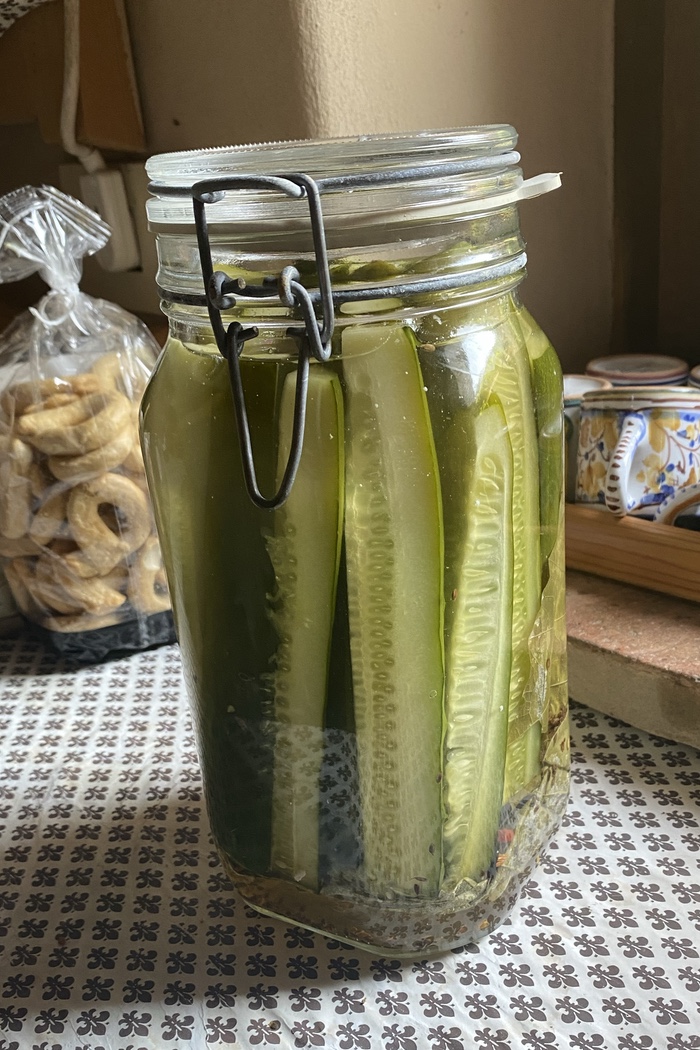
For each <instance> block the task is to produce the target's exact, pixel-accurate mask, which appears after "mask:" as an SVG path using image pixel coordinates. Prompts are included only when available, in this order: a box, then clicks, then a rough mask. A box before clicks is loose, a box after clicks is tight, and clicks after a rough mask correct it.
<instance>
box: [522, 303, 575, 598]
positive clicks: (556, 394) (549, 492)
mask: <svg viewBox="0 0 700 1050" xmlns="http://www.w3.org/2000/svg"><path fill="white" fill-rule="evenodd" d="M518 319H519V321H520V326H521V328H522V330H523V335H524V337H525V345H526V346H527V352H528V355H529V357H530V368H531V371H532V393H533V398H534V403H535V417H536V420H537V443H538V447H539V456H540V542H541V549H540V555H541V559H542V570H543V585H544V584H545V583H546V578H545V576H546V563H547V559H548V558H549V555H550V554H551V552H552V549H553V548H554V544H555V543H556V540H557V533H558V529H559V524H560V520H561V503H562V499H563V493H564V473H563V472H564V427H563V418H564V406H563V401H562V396H563V395H562V374H561V365H560V364H559V358H558V357H557V353H556V350H555V349H554V347H553V346H552V344H551V343H550V341H549V339H548V338H547V336H546V335H545V334H544V332H543V331H542V329H541V328H540V327H539V325H538V324H537V323H536V321H535V320H534V318H533V317H532V316H531V315H530V313H529V312H528V311H527V310H526V309H525V307H524V306H519V307H518Z"/></svg>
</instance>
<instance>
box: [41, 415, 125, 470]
mask: <svg viewBox="0 0 700 1050" xmlns="http://www.w3.org/2000/svg"><path fill="white" fill-rule="evenodd" d="M132 445H133V434H132V431H131V427H130V426H127V427H125V428H124V430H122V432H121V433H120V434H117V436H116V437H115V438H114V440H112V441H108V442H107V444H106V445H101V446H100V447H99V448H94V449H93V450H92V452H86V453H85V455H84V456H51V457H50V459H49V470H50V471H51V473H52V474H53V475H54V477H56V478H60V480H61V481H73V482H75V481H86V480H87V479H88V478H92V477H95V476H96V475H99V474H104V473H106V472H107V471H108V470H113V469H114V468H115V467H120V466H121V465H122V463H123V462H124V461H125V459H127V457H128V456H129V455H130V454H131V449H132Z"/></svg>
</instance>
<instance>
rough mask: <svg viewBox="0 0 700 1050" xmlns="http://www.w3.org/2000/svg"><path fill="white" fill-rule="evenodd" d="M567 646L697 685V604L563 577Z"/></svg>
mask: <svg viewBox="0 0 700 1050" xmlns="http://www.w3.org/2000/svg"><path fill="white" fill-rule="evenodd" d="M566 611H567V621H568V634H569V639H570V640H576V641H579V642H582V643H584V644H586V645H589V646H592V647H594V648H596V649H600V650H602V651H606V652H611V653H615V654H616V655H617V656H621V657H623V658H626V659H629V660H634V661H637V662H639V663H642V664H645V665H647V666H649V667H653V668H655V669H658V670H662V671H666V672H669V673H672V674H676V675H680V676H682V677H684V678H686V679H688V678H689V679H691V680H693V681H697V682H700V604H697V605H696V604H695V603H694V602H687V601H683V600H682V599H681V598H670V597H667V596H666V595H663V594H656V593H654V592H652V591H644V590H641V589H640V588H637V587H630V586H628V585H627V584H623V583H616V582H614V581H613V580H604V579H601V578H599V577H597V576H589V575H588V574H586V573H582V572H572V571H569V572H568V573H567V606H566Z"/></svg>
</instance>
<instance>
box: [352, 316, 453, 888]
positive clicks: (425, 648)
mask: <svg viewBox="0 0 700 1050" xmlns="http://www.w3.org/2000/svg"><path fill="white" fill-rule="evenodd" d="M342 363H343V377H344V381H345V386H346V392H347V402H346V454H347V469H346V486H347V492H346V519H345V538H346V552H347V574H348V610H349V619H350V649H351V657H352V669H353V690H354V703H355V725H356V733H357V749H358V765H359V773H360V800H361V807H362V817H363V846H364V866H363V888H364V890H365V892H367V893H370V894H372V895H374V896H376V897H379V898H384V899H385V898H391V897H394V896H396V895H405V896H411V897H416V896H419V897H432V896H435V895H436V894H437V892H438V886H439V880H440V874H441V819H442V810H441V786H440V781H441V766H442V763H441V743H442V703H443V688H444V671H443V634H442V626H443V593H442V563H443V549H442V519H441V501H440V484H439V478H438V469H437V463H436V456H435V448H434V444H433V437H432V431H431V426H430V418H429V415H428V406H427V403H426V398H425V392H424V389H423V378H422V374H421V370H420V365H419V363H418V357H417V354H416V349H415V339H414V337H413V333H412V332H410V331H409V330H405V329H403V328H402V327H400V326H399V325H396V324H387V325H377V324H373V325H370V324H368V325H355V326H353V327H350V328H348V329H346V330H345V331H344V332H343V335H342Z"/></svg>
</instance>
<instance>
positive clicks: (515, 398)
mask: <svg viewBox="0 0 700 1050" xmlns="http://www.w3.org/2000/svg"><path fill="white" fill-rule="evenodd" d="M515 143H516V136H515V132H514V131H513V129H512V128H510V127H507V126H494V127H485V128H470V129H463V130H459V131H454V132H438V133H427V134H421V135H414V136H385V137H370V138H362V139H343V140H332V141H326V142H303V143H283V144H271V145H262V146H251V147H240V148H231V149H220V150H216V149H214V150H205V151H196V152H192V153H180V154H168V155H164V156H160V157H156V158H154V159H153V160H151V161H150V162H149V165H148V171H149V174H150V177H151V179H152V180H153V184H152V192H153V198H152V199H151V200H150V201H149V219H150V223H151V227H152V229H153V230H154V231H155V232H156V236H157V241H158V255H159V278H158V279H159V284H160V287H161V294H162V298H163V309H164V311H165V313H166V314H167V315H168V318H169V323H170V337H169V339H168V342H167V345H166V347H165V350H164V352H163V354H162V356H161V358H160V362H159V364H158V367H157V369H156V371H155V374H154V376H153V378H152V380H151V383H150V385H149V387H148V390H147V392H146V395H145V397H144V401H143V408H142V441H143V447H144V452H145V456H146V462H147V469H148V475H149V482H150V486H151V489H152V495H153V499H154V506H155V513H156V518H157V523H158V529H159V533H160V538H161V543H162V547H163V552H164V557H165V562H166V566H167V572H168V582H169V586H170V593H171V595H172V601H173V608H174V613H175V617H176V624H177V630H178V636H179V641H180V646H181V649H182V656H183V662H184V667H185V673H186V678H187V682H188V687H189V692H190V696H191V699H192V703H193V709H194V714H195V720H196V726H197V731H198V741H199V750H200V757H201V764H202V770H203V776H204V785H205V792H206V798H207V803H208V809H209V815H210V819H211V825H212V830H213V834H214V837H215V839H216V843H217V846H218V849H219V851H220V853H221V856H222V858H223V862H224V864H225V867H226V870H227V872H228V873H229V874H230V876H231V878H232V879H233V881H234V883H235V885H236V887H237V888H238V890H239V892H240V893H241V895H242V896H243V898H244V899H245V900H246V902H247V903H248V904H250V905H251V906H252V907H254V908H256V909H257V910H259V911H261V912H263V913H264V914H269V915H273V916H279V917H282V918H284V919H285V920H286V921H291V922H295V923H298V924H299V925H302V926H306V927H308V928H310V929H315V930H319V931H322V932H323V933H324V934H328V935H330V936H332V937H336V938H339V939H341V940H343V941H347V942H351V943H353V944H356V945H359V946H362V947H365V948H368V949H369V950H373V951H377V952H381V953H382V954H385V955H386V954H394V955H403V956H411V955H417V956H425V955H426V954H430V953H434V952H438V951H442V950H445V949H449V948H453V947H456V946H457V945H461V944H464V943H466V942H467V941H470V940H474V939H476V938H478V937H481V936H483V935H484V934H486V933H488V932H489V931H490V930H492V929H493V928H494V927H495V926H496V925H497V924H498V923H499V922H500V921H501V920H502V919H503V918H504V917H505V916H506V915H507V913H508V911H509V910H510V909H511V908H512V906H513V904H514V903H515V901H516V899H517V894H518V891H519V888H520V886H521V884H522V883H523V881H524V880H525V879H526V878H527V877H528V875H529V873H530V870H531V868H532V866H533V865H534V863H535V861H536V858H537V857H538V855H539V853H540V851H541V849H542V847H543V846H544V845H545V843H546V842H547V840H548V838H549V836H550V835H551V834H552V832H553V830H554V829H555V828H556V826H557V824H558V822H559V819H560V817H561V814H562V811H563V809H564V805H565V802H566V797H567V790H568V723H567V692H566V633H565V627H564V548H563V534H562V506H563V503H562V462H563V443H562V433H563V432H562V390H561V370H560V367H559V363H558V360H557V357H556V354H555V352H554V350H553V349H552V347H551V345H550V343H549V341H548V339H547V338H546V336H545V335H544V334H543V332H542V331H541V329H540V328H539V327H538V326H537V324H536V322H535V321H534V320H533V318H532V317H531V316H530V314H529V313H528V312H527V310H526V309H525V308H524V307H523V305H522V303H521V301H520V298H519V292H518V289H519V286H520V283H521V281H522V279H523V276H524V266H525V256H524V252H523V243H522V240H521V236H520V230H519V224H518V212H517V202H518V200H519V199H521V198H522V197H526V196H531V195H534V193H535V192H537V191H544V190H546V189H547V188H552V182H551V180H550V182H547V179H546V178H545V179H544V182H539V181H538V180H532V181H531V182H529V183H528V182H524V181H523V178H522V174H521V172H520V169H519V168H518V159H519V158H518V154H517V153H515V152H514V147H515ZM298 172H304V173H305V174H306V175H307V176H311V178H312V179H313V180H315V182H314V183H310V182H309V180H308V179H307V180H306V182H305V181H304V180H303V179H297V180H296V182H295V176H294V174H293V173H298ZM242 175H255V176H271V175H274V176H290V177H291V182H292V183H293V185H296V186H299V185H302V186H303V187H304V188H303V189H302V191H301V194H302V195H301V196H300V195H296V196H291V191H290V190H289V186H287V188H286V190H284V192H282V191H281V190H280V187H279V186H278V185H277V184H265V185H263V183H260V182H245V181H243V182H242V181H241V178H240V177H241V176H242ZM237 177H238V178H237ZM221 178H224V179H228V182H226V183H221V182H217V183H211V180H216V179H221ZM203 180H204V181H207V180H209V184H208V185H205V186H201V185H200V186H197V187H195V190H194V191H193V190H192V187H193V185H194V184H198V183H202V181H203ZM315 185H318V187H319V188H320V191H321V192H320V201H321V203H322V206H323V216H322V218H323V226H325V237H326V241H327V246H328V263H329V265H328V271H327V272H328V273H329V275H330V282H331V288H332V295H333V300H332V307H331V308H330V309H331V312H332V314H333V321H334V325H335V329H334V332H333V334H332V337H330V327H331V325H330V324H329V320H330V319H329V317H328V316H326V312H327V311H328V310H329V303H330V300H329V299H328V298H326V299H325V312H324V300H323V296H322V294H321V293H320V292H319V291H318V287H319V284H320V285H321V286H322V285H323V273H324V271H325V263H324V256H323V252H322V250H321V248H320V243H319V228H318V225H319V224H318V223H317V224H316V229H315V234H314V231H313V230H312V226H311V223H310V219H309V214H310V213H309V207H310V206H311V205H310V199H311V198H312V197H313V196H314V194H313V192H312V191H313V189H314V186H315ZM212 190H214V191H217V190H218V191H219V192H214V193H213V195H211V191H212ZM193 192H194V196H195V197H197V198H198V200H199V212H198V214H199V217H200V228H199V231H198V234H199V245H198V240H197V235H196V231H195V226H194V223H193V214H194V212H193V202H192V193H193ZM286 194H289V195H286ZM203 214H204V216H205V218H206V220H207V224H206V229H205V228H204V225H203V224H202V222H201V218H202V215H203ZM200 251H202V252H203V254H202V255H201V256H200ZM209 251H210V252H211V262H212V267H213V270H214V271H215V272H216V273H215V276H214V278H213V279H212V280H211V281H210V282H209V301H208V304H207V302H206V301H205V299H204V298H203V293H204V285H203V270H204V277H205V278H207V277H208V276H209V272H208V271H209V270H210V269H211V267H210V266H209V262H208V252H209ZM289 266H292V267H294V268H295V269H294V271H288V270H287V271H285V267H289ZM282 271H285V274H286V276H285V278H283V279H282V281H281V282H278V281H277V280H276V278H277V276H278V275H280V273H282ZM216 274H219V275H220V276H218V277H217V276H216ZM265 278H275V280H267V281H265ZM290 281H291V282H292V284H291V285H290ZM300 285H301V286H302V288H307V289H308V290H309V292H310V294H311V298H312V300H313V303H314V310H315V313H316V315H317V316H318V317H319V327H322V328H323V332H322V333H321V337H320V338H321V343H323V344H324V347H325V352H326V354H327V353H330V356H329V358H328V360H322V357H323V356H324V355H323V354H321V353H319V352H317V357H318V358H319V359H314V358H313V356H312V355H311V351H310V349H309V348H310V346H311V345H312V344H311V342H310V341H309V340H310V336H309V335H307V334H306V333H307V332H310V333H311V335H313V332H312V328H313V318H311V319H309V317H308V316H307V318H306V330H305V327H304V320H303V311H300V309H299V305H300V304H301V302H302V298H303V296H302V295H301V293H298V294H297V295H296V298H292V297H291V296H290V287H291V288H292V290H293V289H294V288H297V291H298V287H299V286H300ZM256 289H257V291H256ZM227 296H229V298H227ZM219 309H221V310H222V311H223V312H222V313H221V314H219ZM322 314H323V316H321V315H322ZM232 324H233V325H234V327H233V328H229V326H230V325H232ZM241 326H243V328H241ZM213 329H214V330H213ZM226 330H229V333H234V334H230V336H229V340H228V341H227V342H225V341H224V338H223V334H224V332H225V331H226ZM241 331H244V333H245V338H246V341H245V342H244V343H243V342H242V341H241V340H240V338H239V335H240V333H241ZM217 338H218V343H219V345H217ZM324 339H325V343H324ZM239 352H240V357H238V356H237V355H238V353H239ZM310 355H311V362H310V366H309V368H308V386H307V388H306V392H305V393H304V389H303V386H304V368H303V367H302V363H303V362H305V361H307V360H308V359H309V356H310ZM224 356H227V357H228V362H227V360H225V359H224ZM236 360H237V361H238V368H237V369H236V368H235V364H236ZM236 374H238V375H239V376H240V380H241V385H242V389H243V395H244V401H245V406H246V409H247V419H248V426H249V438H250V447H251V448H252V460H253V463H252V465H250V464H249V465H248V467H247V469H246V470H244V468H243V460H244V459H245V447H246V443H247V438H246V435H245V426H244V425H243V419H242V415H243V413H242V412H241V409H240V406H238V408H236V407H234V398H233V396H232V382H233V383H234V386H235V380H236ZM299 375H301V376H302V380H301V381H300V382H299V384H298V383H297V380H298V376H299ZM297 387H299V389H297ZM304 400H305V401H306V417H305V423H304V422H303V421H301V420H300V416H299V415H298V412H299V408H300V405H302V404H303V402H304ZM237 417H238V418H237ZM295 422H296V425H297V434H296V436H297V437H298V436H299V434H300V433H303V447H302V451H301V455H300V458H298V468H297V470H296V473H294V470H293V467H294V463H292V467H291V468H290V469H289V470H288V469H287V467H288V464H289V462H290V458H291V460H294V449H295V448H296V442H295V432H294V431H295ZM300 426H301V429H300ZM285 471H286V475H285ZM253 473H255V474H256V477H257V484H258V486H259V489H260V492H261V493H262V494H263V496H265V497H267V498H270V497H271V496H272V495H273V494H274V493H275V492H276V491H277V490H278V489H279V488H280V485H282V483H283V481H284V479H285V477H286V479H287V481H288V480H289V479H290V476H291V475H292V474H294V477H293V481H292V484H291V490H290V491H289V495H288V498H286V500H285V501H284V502H282V499H281V498H280V500H279V501H278V502H279V504H280V505H278V506H275V507H274V509H270V507H269V506H265V505H264V500H262V499H260V498H257V503H256V502H254V501H253V499H252V498H251V490H252V489H254V486H253V482H252V480H251V475H252V474H253ZM283 487H284V486H283ZM253 496H255V493H254V492H253ZM260 504H263V505H260Z"/></svg>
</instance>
